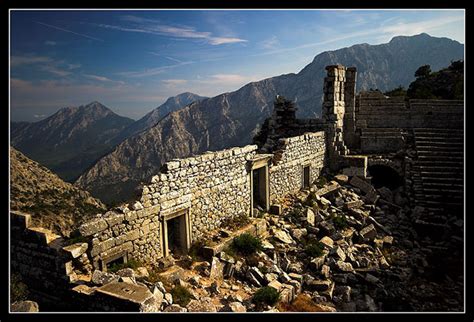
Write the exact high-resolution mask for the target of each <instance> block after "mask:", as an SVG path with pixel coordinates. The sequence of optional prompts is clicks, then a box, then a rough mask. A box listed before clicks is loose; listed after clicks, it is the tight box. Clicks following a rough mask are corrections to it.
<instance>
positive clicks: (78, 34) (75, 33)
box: [35, 21, 104, 41]
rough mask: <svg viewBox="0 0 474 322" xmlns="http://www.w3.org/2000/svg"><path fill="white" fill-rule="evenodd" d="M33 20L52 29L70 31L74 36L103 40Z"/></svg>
mask: <svg viewBox="0 0 474 322" xmlns="http://www.w3.org/2000/svg"><path fill="white" fill-rule="evenodd" d="M35 22H36V23H37V24H40V25H43V26H46V27H49V28H53V29H56V30H60V31H64V32H68V33H71V34H74V35H76V36H80V37H83V38H88V39H92V40H97V41H104V40H102V39H99V38H96V37H92V36H88V35H85V34H81V33H78V32H75V31H72V30H68V29H64V28H61V27H58V26H53V25H50V24H47V23H44V22H40V21H35Z"/></svg>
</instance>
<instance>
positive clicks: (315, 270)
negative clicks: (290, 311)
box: [92, 175, 463, 312]
mask: <svg viewBox="0 0 474 322" xmlns="http://www.w3.org/2000/svg"><path fill="white" fill-rule="evenodd" d="M391 196H392V191H391V190H390V189H388V188H385V187H383V188H380V189H374V188H373V187H372V185H371V184H370V183H369V182H368V181H367V180H365V179H361V178H358V177H353V178H352V179H351V180H349V179H348V178H347V177H346V176H344V175H338V176H336V177H334V180H332V181H329V182H328V183H327V184H324V185H323V186H320V187H317V186H316V185H313V186H312V187H311V188H310V189H308V190H302V191H300V192H299V193H298V194H296V195H291V196H290V197H288V198H287V199H286V200H284V201H282V203H281V204H280V208H281V209H282V214H281V215H273V214H269V213H265V214H263V218H264V219H265V221H266V224H267V230H268V234H267V237H266V238H264V239H263V240H262V242H261V247H260V249H259V250H257V251H256V252H255V253H254V254H247V255H242V254H239V253H236V252H235V251H234V250H232V249H231V248H225V249H224V250H223V251H220V252H219V253H217V254H216V255H215V256H213V257H212V259H210V260H209V261H193V259H192V258H191V257H190V256H184V257H181V258H180V260H178V261H176V264H177V265H179V263H183V262H186V263H187V264H186V265H182V267H178V268H179V269H177V270H176V269H175V270H174V271H173V273H172V274H169V275H168V279H167V283H168V284H167V285H165V284H163V282H161V281H160V282H157V283H151V282H150V281H149V280H148V279H147V277H146V275H148V274H144V273H143V269H141V270H142V273H141V276H140V278H137V276H136V274H135V273H134V271H133V270H131V269H126V270H127V271H125V270H122V271H119V272H118V273H117V274H110V273H107V275H103V274H99V273H96V272H95V273H94V275H93V278H92V281H93V282H95V283H98V284H102V283H104V281H126V282H129V283H139V284H142V285H144V286H146V287H148V289H149V290H150V292H151V293H152V294H153V296H154V298H155V302H154V303H155V310H157V311H165V312H197V311H199V312H219V311H220V312H252V311H267V312H278V311H284V310H285V305H289V304H291V303H292V302H293V301H295V299H297V298H298V297H304V298H305V299H310V301H311V305H312V307H311V308H310V310H311V311H323V312H333V311H342V312H353V311H366V312H367V311H368V312H376V311H451V310H462V305H463V304H462V303H463V299H462V289H463V280H462V271H459V268H461V269H462V227H463V224H462V220H460V219H455V218H444V219H445V220H444V222H443V223H442V224H440V223H434V225H435V228H436V227H438V226H437V225H442V227H443V229H444V235H445V236H444V237H443V236H440V235H439V234H438V235H435V236H433V235H432V231H430V230H429V229H427V228H426V227H429V225H430V223H429V222H428V221H426V218H427V217H426V216H427V214H426V213H425V212H424V210H423V209H422V208H419V207H417V208H415V209H413V210H412V209H409V208H408V206H407V204H408V203H407V202H406V201H405V200H403V198H396V199H397V203H398V204H395V203H392V202H393V198H391ZM282 205H283V206H282ZM277 208H278V207H277ZM428 215H429V214H428ZM420 218H424V219H425V220H424V221H423V223H424V224H423V225H424V226H423V227H421V226H420V225H418V226H417V223H419V222H420V221H421V220H422V219H420ZM438 221H439V218H438ZM431 224H433V223H431ZM420 227H421V228H420ZM435 231H436V230H435ZM435 238H438V240H436V239H435ZM439 256H443V257H442V258H439ZM190 263H191V264H190ZM456 265H457V266H456ZM175 266H176V265H174V266H172V268H173V267H175ZM453 267H454V269H452V268H453ZM176 287H180V288H182V289H185V290H187V291H186V292H189V294H188V297H189V298H188V299H187V300H182V299H177V298H173V296H172V293H173V289H174V288H176ZM263 287H271V288H274V289H275V290H277V291H278V293H279V303H278V304H274V305H263V306H262V305H259V306H257V305H256V304H255V303H254V301H253V300H252V298H253V295H254V294H255V293H256V292H257V290H259V289H261V288H263ZM300 302H301V301H300ZM147 310H149V308H148V309H147Z"/></svg>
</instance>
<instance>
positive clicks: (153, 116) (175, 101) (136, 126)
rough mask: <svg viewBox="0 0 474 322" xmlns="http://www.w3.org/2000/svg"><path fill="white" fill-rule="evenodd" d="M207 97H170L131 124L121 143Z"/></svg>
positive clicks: (121, 134)
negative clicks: (170, 114)
mask: <svg viewBox="0 0 474 322" xmlns="http://www.w3.org/2000/svg"><path fill="white" fill-rule="evenodd" d="M206 98H207V97H204V96H199V95H197V94H194V93H190V92H185V93H181V94H178V95H176V96H172V97H169V98H168V99H167V100H166V102H164V103H163V104H161V105H160V106H158V107H157V108H155V109H153V110H152V111H151V112H149V113H147V114H146V115H145V116H143V117H142V118H141V119H139V120H138V121H136V122H134V123H132V124H130V125H129V126H128V127H126V128H125V129H124V130H123V131H122V133H120V136H119V137H120V139H119V141H122V140H124V139H126V138H128V137H130V136H132V135H135V134H137V133H139V132H142V131H144V130H147V129H149V128H150V127H152V126H154V125H155V124H156V123H158V121H160V120H161V119H162V118H163V117H165V116H166V114H168V113H170V112H173V111H176V110H178V109H180V108H183V107H185V106H186V105H189V104H191V103H193V102H197V101H201V100H203V99H206Z"/></svg>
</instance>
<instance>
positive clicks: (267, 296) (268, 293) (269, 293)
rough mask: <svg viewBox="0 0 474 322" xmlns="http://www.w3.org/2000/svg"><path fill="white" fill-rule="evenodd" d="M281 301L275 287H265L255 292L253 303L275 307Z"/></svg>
mask: <svg viewBox="0 0 474 322" xmlns="http://www.w3.org/2000/svg"><path fill="white" fill-rule="evenodd" d="M279 299H280V293H278V291H277V290H275V289H274V288H273V287H270V286H264V287H262V288H260V289H258V290H257V292H255V294H254V295H253V297H252V302H253V303H255V304H256V305H263V304H267V305H275V304H276V303H277V302H278V300H279Z"/></svg>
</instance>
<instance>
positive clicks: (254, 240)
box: [232, 233, 263, 256]
mask: <svg viewBox="0 0 474 322" xmlns="http://www.w3.org/2000/svg"><path fill="white" fill-rule="evenodd" d="M232 248H233V249H234V250H235V251H236V252H238V253H240V254H242V255H246V256H248V255H252V254H254V253H256V252H257V251H259V250H262V249H263V247H262V241H261V240H260V238H258V237H255V236H253V235H251V234H249V233H245V234H242V235H240V236H237V237H235V238H234V240H233V241H232Z"/></svg>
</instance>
